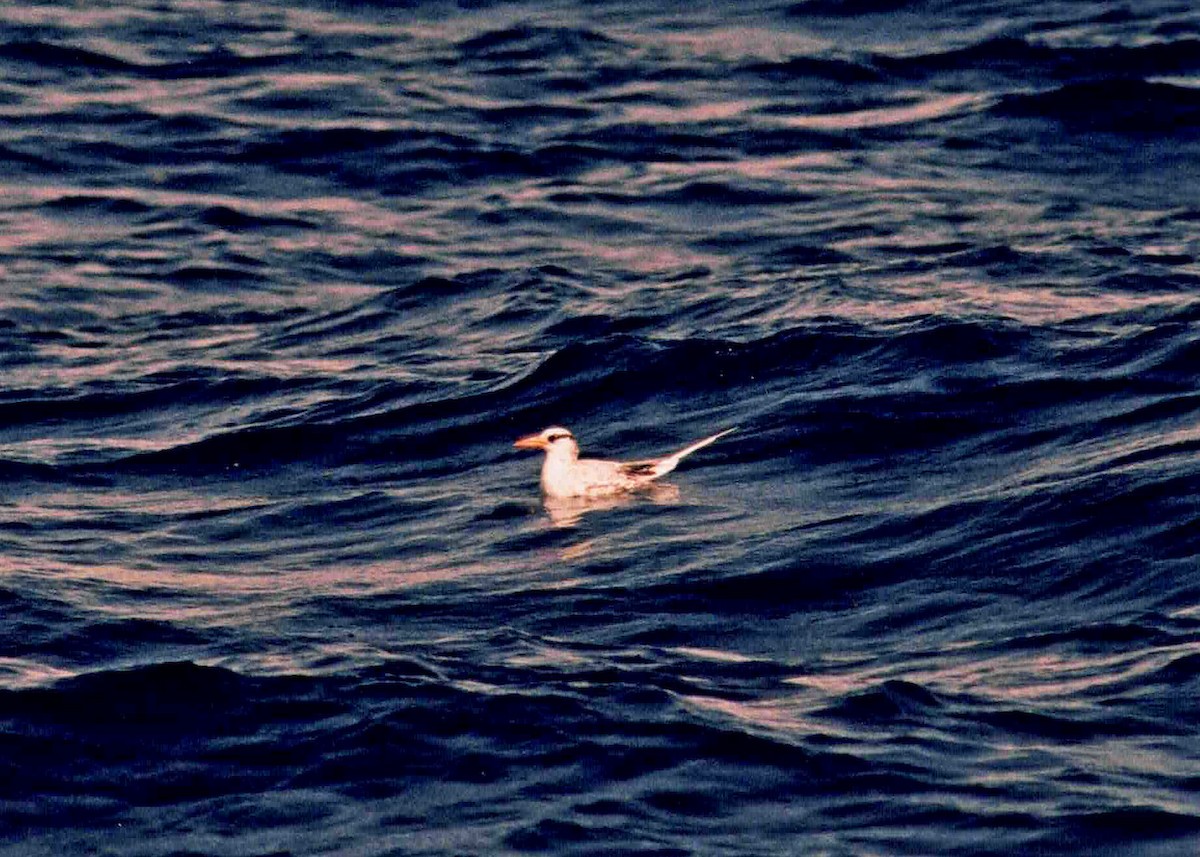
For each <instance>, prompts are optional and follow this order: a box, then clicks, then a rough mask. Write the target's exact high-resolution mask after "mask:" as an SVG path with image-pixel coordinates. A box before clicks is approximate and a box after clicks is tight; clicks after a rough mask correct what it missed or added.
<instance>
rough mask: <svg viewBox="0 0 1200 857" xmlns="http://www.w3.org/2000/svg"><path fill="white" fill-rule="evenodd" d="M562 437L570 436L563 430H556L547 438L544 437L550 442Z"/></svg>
mask: <svg viewBox="0 0 1200 857" xmlns="http://www.w3.org/2000/svg"><path fill="white" fill-rule="evenodd" d="M564 437H570V435H569V434H567V433H566V432H565V431H556V432H555V433H554V434H552V435H550V436H549V437H548V438H546V440H548V441H549V442H550V443H554V442H556V441H560V440H562V439H563V438H564Z"/></svg>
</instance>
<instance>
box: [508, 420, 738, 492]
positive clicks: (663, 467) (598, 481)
mask: <svg viewBox="0 0 1200 857" xmlns="http://www.w3.org/2000/svg"><path fill="white" fill-rule="evenodd" d="M731 431H734V429H725V431H722V432H717V433H716V434H714V435H711V436H709V437H706V438H704V440H698V441H696V442H695V443H693V444H692V445H691V446H685V447H684V448H683V449H681V450H679V452H676V453H673V454H672V455H668V456H667V457H666V458H650V459H647V460H645V461H602V460H600V459H598V458H580V457H579V444H577V443H576V442H575V436H574V435H572V434H571V433H570V432H569V431H567V430H566V429H565V428H562V427H561V426H551V427H550V428H548V429H546V430H544V431H541V432H538V433H537V434H531V435H527V436H525V437H523V438H521V439H519V440H518V441H517V442H516V443H515V444H513V446H515V447H516V448H517V449H541V450H544V451H545V453H546V458H545V460H544V461H543V462H542V493H544V494H545V495H546V496H547V497H599V496H604V495H612V494H620V493H624V492H628V491H636V490H638V489H639V488H646V487H649V486H650V485H651V483H653V482H654V480H655V479H657V478H658V477H660V476H665V475H666V474H668V473H670V472H671V471H672V470H674V469H675V467H676V466H677V465H678V464H679V462H680V461H681V460H682V459H683V457H684V456H686V455H691V454H692V453H693V452H695V451H696V450H698V449H702V448H704V447H706V446H708V445H709V444H710V443H712V442H713V441H715V440H717V439H718V438H722V437H724V436H725V435H727V434H729V433H730V432H731Z"/></svg>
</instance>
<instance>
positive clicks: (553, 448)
mask: <svg viewBox="0 0 1200 857" xmlns="http://www.w3.org/2000/svg"><path fill="white" fill-rule="evenodd" d="M513 446H515V447H516V448H517V449H542V450H545V451H546V453H547V454H550V453H558V452H559V451H560V450H561V451H562V452H564V453H566V454H568V455H575V454H577V453H578V452H579V445H578V444H576V443H575V436H574V435H573V434H571V433H570V432H569V431H567V430H566V429H565V428H563V427H562V426H551V427H550V428H548V429H544V430H542V431H540V432H538V433H537V434H529V435H526V436H525V437H523V438H519V439H518V440H517V442H516V443H514V444H513Z"/></svg>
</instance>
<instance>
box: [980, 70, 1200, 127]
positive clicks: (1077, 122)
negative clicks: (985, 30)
mask: <svg viewBox="0 0 1200 857" xmlns="http://www.w3.org/2000/svg"><path fill="white" fill-rule="evenodd" d="M993 110H994V111H995V112H996V113H997V114H999V115H1004V116H1014V117H1021V118H1029V117H1034V118H1039V119H1048V120H1052V121H1055V122H1061V123H1062V124H1063V125H1064V126H1066V127H1067V128H1069V129H1071V130H1074V131H1105V132H1110V133H1115V134H1127V135H1133V136H1147V135H1154V136H1160V135H1163V134H1170V135H1187V136H1191V135H1196V134H1200V89H1193V88H1190V87H1183V86H1176V85H1174V84H1169V83H1149V82H1146V81H1144V80H1129V79H1119V80H1106V81H1097V82H1087V83H1072V84H1068V85H1066V86H1062V87H1059V88H1057V89H1053V90H1048V91H1045V92H1039V93H1034V94H1030V95H1008V96H1005V97H1004V98H1002V99H1001V101H1000V103H999V104H998V105H996V107H994V108H993Z"/></svg>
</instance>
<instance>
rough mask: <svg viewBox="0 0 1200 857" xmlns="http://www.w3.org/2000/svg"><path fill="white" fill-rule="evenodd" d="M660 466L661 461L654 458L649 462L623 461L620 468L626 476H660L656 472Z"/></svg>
mask: <svg viewBox="0 0 1200 857" xmlns="http://www.w3.org/2000/svg"><path fill="white" fill-rule="evenodd" d="M658 465H659V459H657V458H652V459H650V460H649V461H623V462H621V464H620V468H621V473H622V474H623V475H625V476H634V477H637V476H659V475H660V474H658V473H656V472H655V468H656V467H658Z"/></svg>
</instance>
